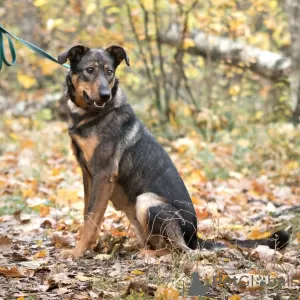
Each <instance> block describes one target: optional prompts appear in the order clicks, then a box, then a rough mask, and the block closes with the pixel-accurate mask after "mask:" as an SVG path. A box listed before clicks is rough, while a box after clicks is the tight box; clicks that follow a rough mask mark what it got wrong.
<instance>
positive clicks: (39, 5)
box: [33, 0, 48, 7]
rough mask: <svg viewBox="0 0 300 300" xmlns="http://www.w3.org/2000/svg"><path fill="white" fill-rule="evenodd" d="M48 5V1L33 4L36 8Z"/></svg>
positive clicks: (40, 0)
mask: <svg viewBox="0 0 300 300" xmlns="http://www.w3.org/2000/svg"><path fill="white" fill-rule="evenodd" d="M47 3H48V0H35V1H34V2H33V4H34V5H35V6H36V7H41V6H43V5H45V4H47Z"/></svg>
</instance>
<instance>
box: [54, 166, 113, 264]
mask: <svg viewBox="0 0 300 300" xmlns="http://www.w3.org/2000/svg"><path fill="white" fill-rule="evenodd" d="M113 188H114V174H113V173H111V172H103V171H102V172H100V173H99V174H96V175H95V176H93V179H92V190H91V198H90V201H89V206H88V214H87V217H86V219H85V221H84V225H83V229H82V231H81V237H80V240H79V241H78V242H77V244H76V247H75V248H74V249H72V250H65V251H63V252H61V253H60V255H59V259H60V260H65V259H69V258H73V259H78V258H79V257H81V256H83V254H84V253H85V251H86V250H87V249H88V248H89V246H90V245H91V244H92V243H94V240H95V237H96V234H97V232H98V231H99V230H100V226H101V223H102V221H103V217H104V213H105V210H106V208H107V204H108V201H109V199H110V198H111V195H112V192H113Z"/></svg>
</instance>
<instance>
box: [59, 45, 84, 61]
mask: <svg viewBox="0 0 300 300" xmlns="http://www.w3.org/2000/svg"><path fill="white" fill-rule="evenodd" d="M89 50H90V48H88V47H86V46H84V45H76V46H73V47H71V48H70V49H69V50H67V51H65V52H64V53H62V54H61V55H59V56H58V58H57V60H58V62H59V63H60V64H64V63H65V62H66V61H67V59H69V61H70V62H71V64H73V63H78V62H79V61H80V60H81V58H82V56H83V55H84V54H86V53H87V52H88V51H89Z"/></svg>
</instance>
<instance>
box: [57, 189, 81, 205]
mask: <svg viewBox="0 0 300 300" xmlns="http://www.w3.org/2000/svg"><path fill="white" fill-rule="evenodd" d="M57 197H58V198H59V201H62V202H71V203H74V202H77V201H78V192H77V191H76V190H66V189H58V190H57Z"/></svg>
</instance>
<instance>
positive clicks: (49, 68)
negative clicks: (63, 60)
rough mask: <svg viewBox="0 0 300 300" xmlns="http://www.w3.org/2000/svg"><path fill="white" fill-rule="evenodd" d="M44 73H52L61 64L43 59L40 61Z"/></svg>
mask: <svg viewBox="0 0 300 300" xmlns="http://www.w3.org/2000/svg"><path fill="white" fill-rule="evenodd" d="M38 65H39V67H40V68H41V71H42V74H43V75H51V74H52V73H53V72H54V71H55V70H57V69H58V68H59V64H56V63H54V62H52V61H50V60H46V59H41V60H39V63H38Z"/></svg>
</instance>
